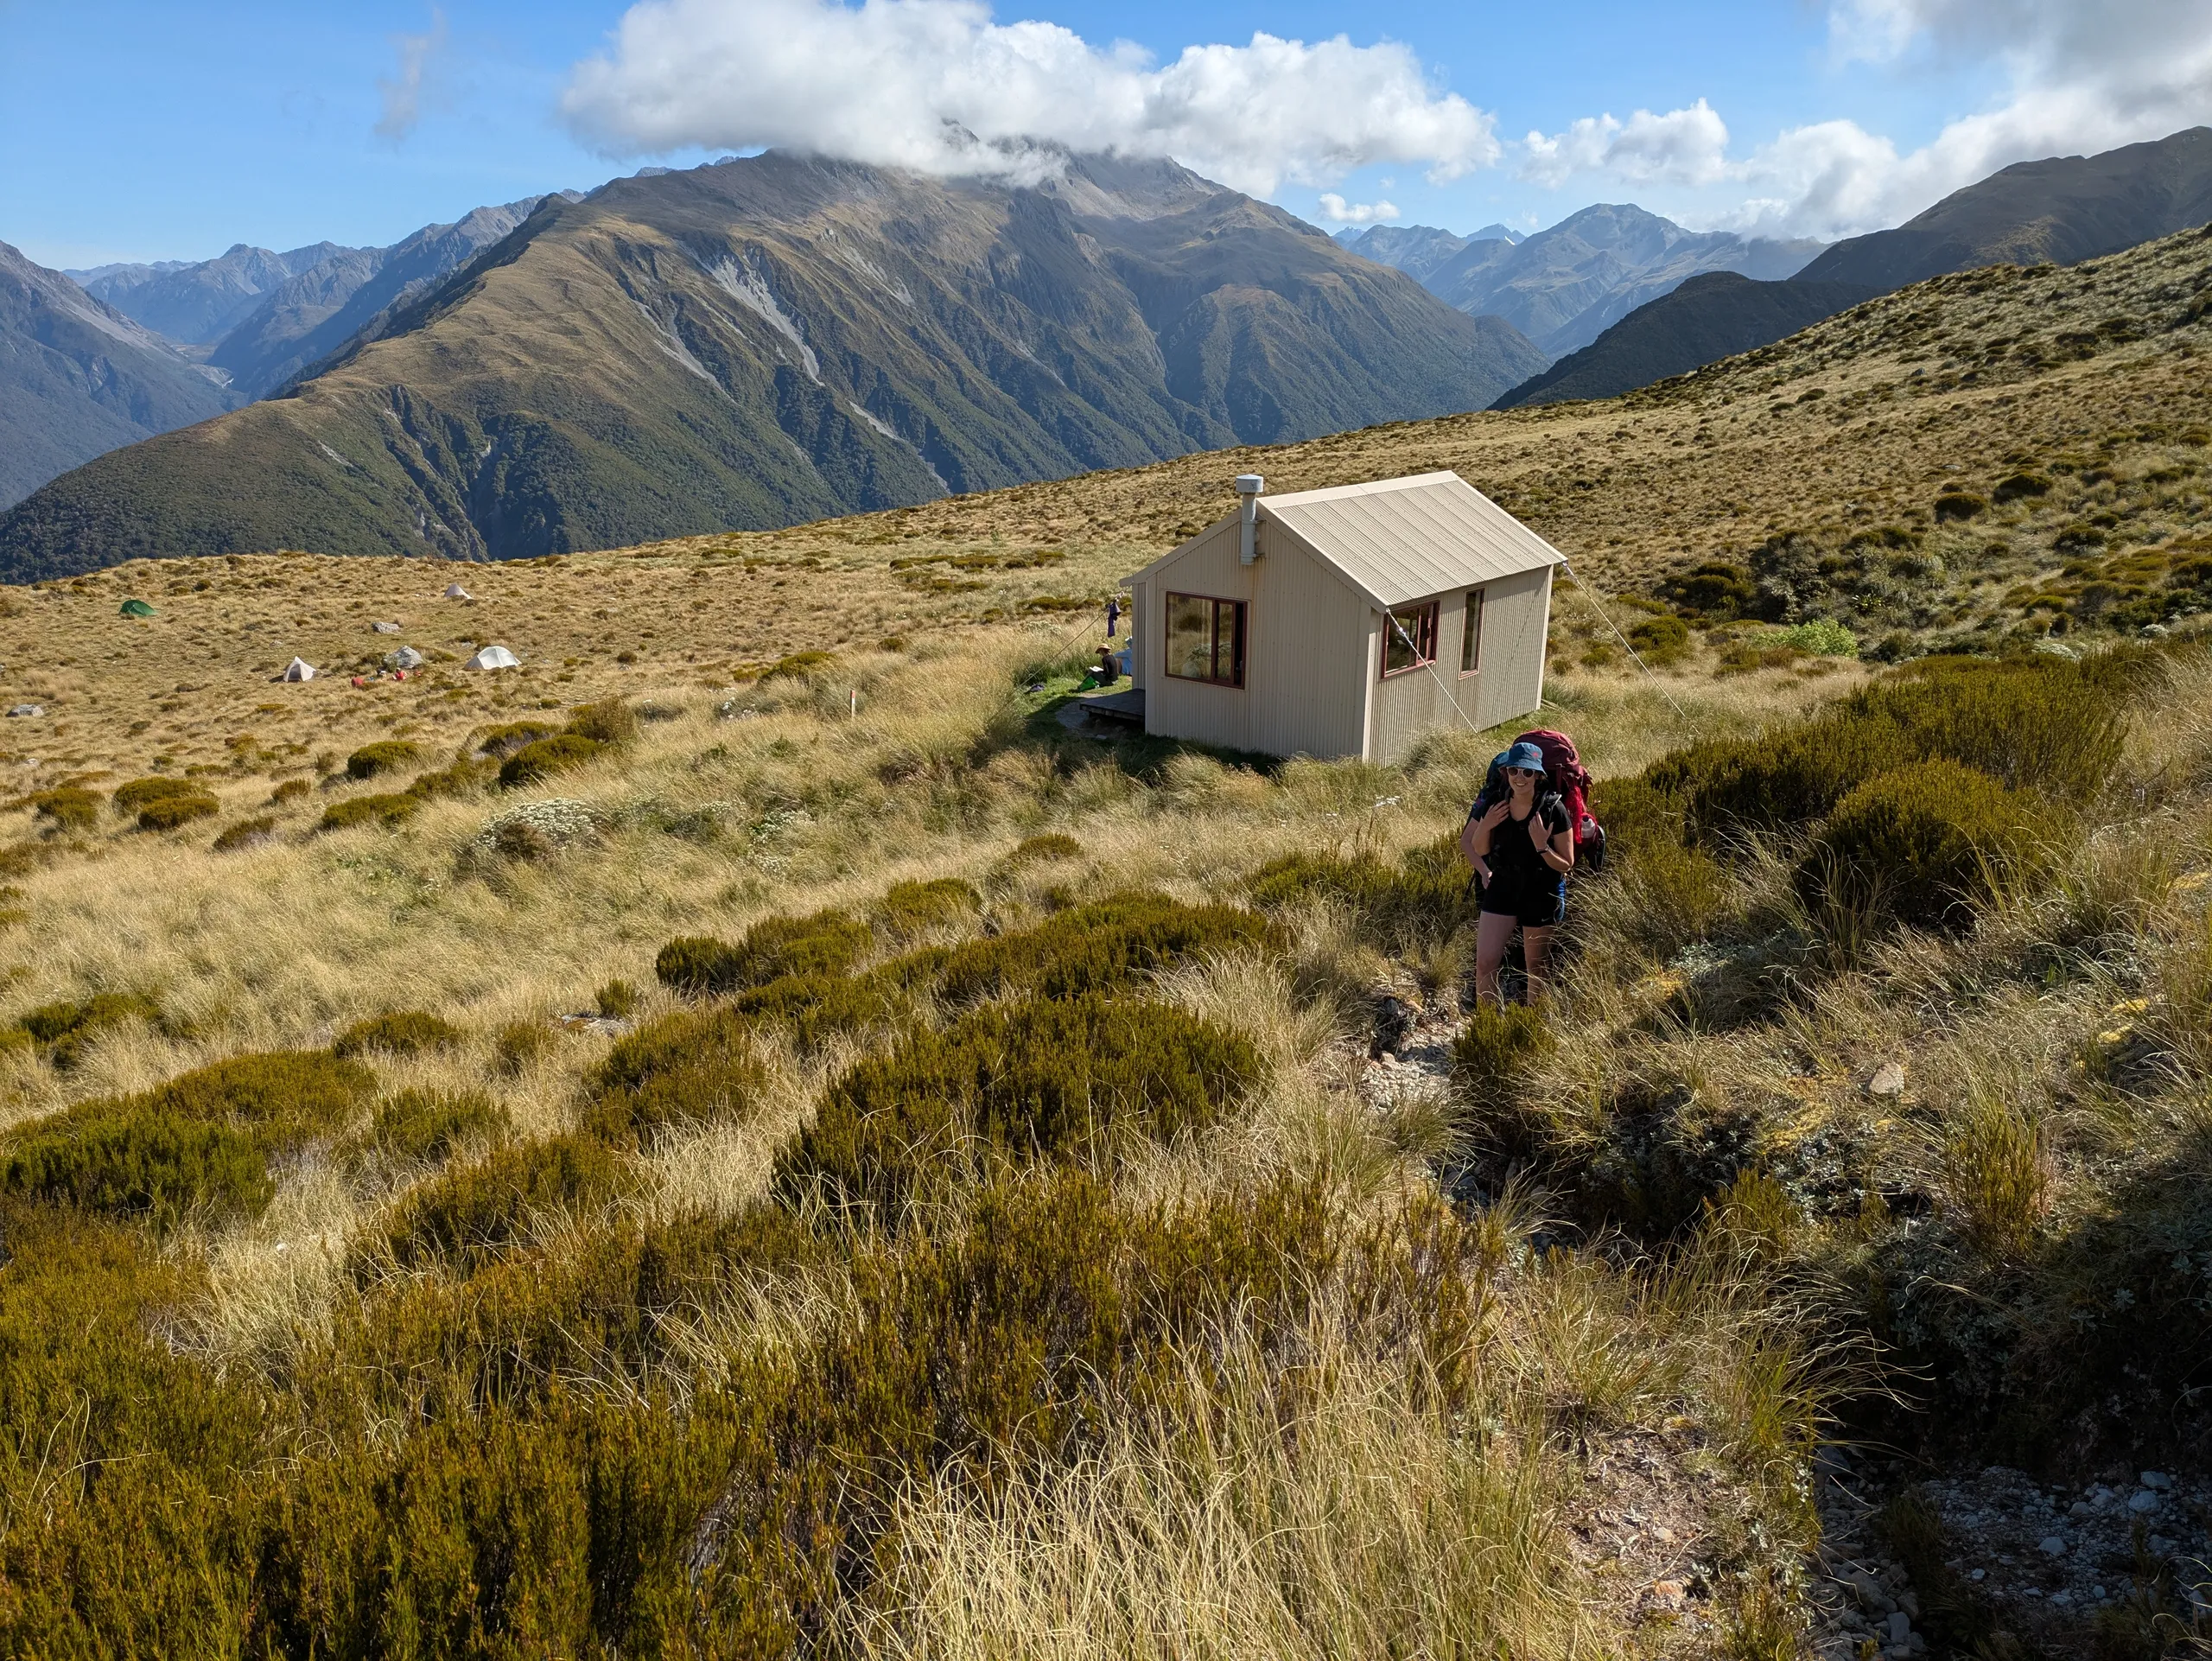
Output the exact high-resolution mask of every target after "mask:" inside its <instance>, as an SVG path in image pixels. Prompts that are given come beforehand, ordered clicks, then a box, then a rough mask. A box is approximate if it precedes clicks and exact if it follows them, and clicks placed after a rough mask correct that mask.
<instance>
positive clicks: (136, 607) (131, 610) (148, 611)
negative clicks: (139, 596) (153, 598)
mask: <svg viewBox="0 0 2212 1661" xmlns="http://www.w3.org/2000/svg"><path fill="white" fill-rule="evenodd" d="M123 614H124V616H125V617H157V616H159V615H160V613H159V612H156V610H155V609H154V608H152V607H151V606H149V605H148V604H147V603H146V602H145V601H143V600H126V601H124V602H123Z"/></svg>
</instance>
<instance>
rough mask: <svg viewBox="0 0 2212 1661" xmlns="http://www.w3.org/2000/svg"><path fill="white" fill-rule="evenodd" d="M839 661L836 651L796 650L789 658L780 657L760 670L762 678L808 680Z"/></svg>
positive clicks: (767, 679)
mask: <svg viewBox="0 0 2212 1661" xmlns="http://www.w3.org/2000/svg"><path fill="white" fill-rule="evenodd" d="M836 661H837V654H836V652H792V653H791V655H790V656H789V657H787V658H779V659H776V661H775V662H773V663H772V664H770V665H768V666H767V668H766V669H764V670H762V671H760V678H761V679H762V680H764V681H771V680H808V679H810V678H813V677H814V676H816V675H819V674H822V673H823V672H824V671H827V670H829V669H830V668H831V667H833V666H834V665H836Z"/></svg>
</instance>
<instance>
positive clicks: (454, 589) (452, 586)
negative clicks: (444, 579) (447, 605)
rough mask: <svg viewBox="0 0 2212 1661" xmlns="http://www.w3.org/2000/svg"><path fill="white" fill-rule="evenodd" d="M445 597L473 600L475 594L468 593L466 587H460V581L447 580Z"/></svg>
mask: <svg viewBox="0 0 2212 1661" xmlns="http://www.w3.org/2000/svg"><path fill="white" fill-rule="evenodd" d="M446 598H447V599H448V600H474V598H476V596H475V595H473V594H471V593H469V591H468V590H467V589H464V588H462V587H461V584H460V583H458V582H448V583H447V584H446Z"/></svg>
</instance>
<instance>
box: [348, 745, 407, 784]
mask: <svg viewBox="0 0 2212 1661" xmlns="http://www.w3.org/2000/svg"><path fill="white" fill-rule="evenodd" d="M422 759H423V752H422V749H421V748H420V747H418V746H416V745H414V744H410V743H409V742H408V741H406V740H405V739H404V738H385V739H379V740H378V741H377V742H375V743H373V744H364V745H362V746H361V748H359V749H358V750H355V751H354V752H353V754H351V755H349V756H347V757H346V777H347V778H349V779H374V778H376V777H377V776H378V775H379V774H380V773H397V772H399V771H400V770H401V769H402V768H404V767H413V766H414V765H415V764H416V762H417V761H419V760H422Z"/></svg>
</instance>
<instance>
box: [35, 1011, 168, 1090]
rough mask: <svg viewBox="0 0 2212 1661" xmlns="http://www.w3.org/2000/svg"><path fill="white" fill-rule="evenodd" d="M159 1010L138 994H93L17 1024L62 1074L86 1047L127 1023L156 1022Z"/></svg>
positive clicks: (78, 1058)
mask: <svg viewBox="0 0 2212 1661" xmlns="http://www.w3.org/2000/svg"><path fill="white" fill-rule="evenodd" d="M161 1017H162V1011H161V1006H160V1005H159V1004H157V1003H156V1002H154V1000H153V999H151V998H149V997H148V996H145V995H144V994H143V993H140V992H95V993H93V994H92V996H90V997H88V998H86V1000H85V1001H84V1002H82V1003H67V1002H63V1003H48V1004H41V1006H40V1007H39V1008H37V1009H33V1010H31V1011H30V1012H29V1014H28V1015H24V1016H23V1018H22V1021H20V1022H19V1023H18V1025H19V1026H20V1027H21V1028H22V1030H23V1031H24V1032H25V1033H27V1034H29V1035H30V1037H31V1039H32V1040H33V1041H35V1042H37V1043H40V1044H43V1045H45V1046H47V1060H49V1061H51V1062H53V1063H54V1066H56V1067H58V1068H60V1069H61V1070H62V1071H63V1072H67V1071H68V1070H69V1069H70V1068H71V1067H73V1066H76V1065H77V1063H78V1061H79V1060H80V1059H81V1058H82V1056H83V1053H84V1050H85V1047H86V1045H88V1044H89V1043H91V1042H92V1040H93V1039H95V1038H97V1037H98V1036H99V1034H101V1033H103V1032H105V1031H107V1030H108V1029H109V1028H112V1027H118V1026H120V1025H122V1024H123V1023H124V1021H159V1020H160V1019H161Z"/></svg>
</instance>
